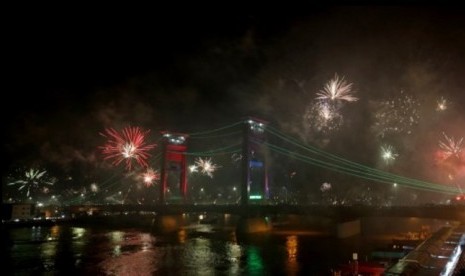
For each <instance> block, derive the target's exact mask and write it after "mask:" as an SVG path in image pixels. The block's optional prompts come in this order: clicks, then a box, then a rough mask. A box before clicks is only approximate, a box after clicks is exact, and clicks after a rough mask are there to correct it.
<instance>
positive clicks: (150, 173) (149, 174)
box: [142, 168, 160, 187]
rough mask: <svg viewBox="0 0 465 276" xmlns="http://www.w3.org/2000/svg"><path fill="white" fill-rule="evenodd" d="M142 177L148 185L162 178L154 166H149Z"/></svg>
mask: <svg viewBox="0 0 465 276" xmlns="http://www.w3.org/2000/svg"><path fill="white" fill-rule="evenodd" d="M142 179H143V181H144V184H145V186H146V187H150V186H152V185H153V182H154V181H158V180H160V174H159V173H158V171H157V170H153V169H152V168H148V169H147V171H146V172H144V173H143V174H142Z"/></svg>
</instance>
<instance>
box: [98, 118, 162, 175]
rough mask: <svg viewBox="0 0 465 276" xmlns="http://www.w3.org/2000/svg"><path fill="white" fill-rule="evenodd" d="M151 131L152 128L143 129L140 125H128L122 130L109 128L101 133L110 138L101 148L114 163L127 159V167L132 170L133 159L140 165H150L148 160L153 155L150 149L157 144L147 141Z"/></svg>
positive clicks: (106, 157) (116, 164) (117, 163)
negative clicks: (146, 138)
mask: <svg viewBox="0 0 465 276" xmlns="http://www.w3.org/2000/svg"><path fill="white" fill-rule="evenodd" d="M149 132H150V130H146V131H143V130H142V129H141V128H139V127H126V128H123V129H122V130H121V132H118V131H116V130H115V129H113V128H107V129H105V133H100V135H102V136H103V137H105V138H107V139H108V140H107V142H106V143H105V145H103V146H101V147H99V148H100V149H101V150H102V153H103V154H104V155H105V158H104V159H105V160H107V159H113V162H112V164H113V165H115V166H118V165H119V164H120V163H121V162H123V161H125V162H126V169H128V170H131V169H132V167H133V164H132V161H133V160H135V161H136V162H137V163H138V164H139V165H140V166H142V167H148V164H147V161H146V160H147V159H148V158H149V157H150V156H151V155H150V153H149V151H150V150H152V149H154V148H155V146H156V145H155V144H147V143H146V142H145V137H146V135H147V134H148V133H149Z"/></svg>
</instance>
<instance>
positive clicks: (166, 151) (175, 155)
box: [160, 131, 188, 204]
mask: <svg viewBox="0 0 465 276" xmlns="http://www.w3.org/2000/svg"><path fill="white" fill-rule="evenodd" d="M161 134H162V143H161V145H162V156H161V166H160V168H161V173H160V203H161V204H166V202H167V198H166V197H167V192H168V176H173V177H174V178H175V179H176V180H177V181H178V184H179V196H180V197H181V199H182V201H183V202H185V201H186V198H187V164H186V155H185V153H186V151H187V138H188V135H187V134H183V133H173V132H169V131H162V132H161Z"/></svg>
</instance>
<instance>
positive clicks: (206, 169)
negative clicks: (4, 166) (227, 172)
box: [195, 157, 221, 178]
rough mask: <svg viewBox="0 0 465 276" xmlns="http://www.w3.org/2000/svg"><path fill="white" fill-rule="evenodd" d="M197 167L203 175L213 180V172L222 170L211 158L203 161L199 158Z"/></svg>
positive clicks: (196, 161) (196, 163) (196, 162)
mask: <svg viewBox="0 0 465 276" xmlns="http://www.w3.org/2000/svg"><path fill="white" fill-rule="evenodd" d="M195 165H196V167H197V169H198V170H199V171H200V172H201V173H202V174H206V175H208V176H210V177H211V178H213V172H215V171H216V170H217V169H218V168H221V166H218V165H216V164H213V163H212V161H211V158H205V159H202V158H201V157H197V158H196V160H195Z"/></svg>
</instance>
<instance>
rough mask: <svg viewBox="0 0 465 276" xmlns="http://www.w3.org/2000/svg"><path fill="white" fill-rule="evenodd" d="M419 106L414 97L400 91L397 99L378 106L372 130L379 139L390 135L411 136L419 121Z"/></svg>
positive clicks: (383, 102)
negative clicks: (403, 134) (402, 134)
mask: <svg viewBox="0 0 465 276" xmlns="http://www.w3.org/2000/svg"><path fill="white" fill-rule="evenodd" d="M419 106H420V104H419V103H418V101H417V100H416V99H415V98H414V97H412V96H410V95H408V94H405V93H404V92H403V91H400V96H399V97H396V98H394V99H391V100H385V101H382V102H380V103H379V104H378V106H377V110H376V112H375V113H374V116H375V123H374V124H373V126H372V130H373V131H374V132H375V133H376V135H378V136H380V137H384V136H386V135H387V134H390V133H405V134H412V132H413V131H412V128H413V127H414V126H415V125H417V124H418V120H419V119H420V113H419V111H418V107H419Z"/></svg>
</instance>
